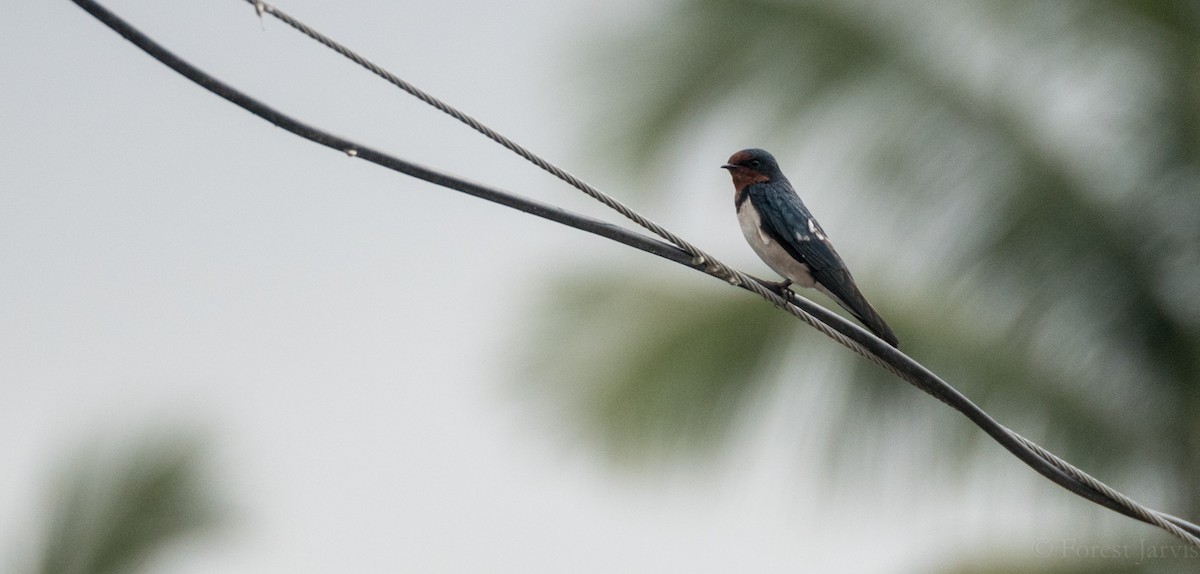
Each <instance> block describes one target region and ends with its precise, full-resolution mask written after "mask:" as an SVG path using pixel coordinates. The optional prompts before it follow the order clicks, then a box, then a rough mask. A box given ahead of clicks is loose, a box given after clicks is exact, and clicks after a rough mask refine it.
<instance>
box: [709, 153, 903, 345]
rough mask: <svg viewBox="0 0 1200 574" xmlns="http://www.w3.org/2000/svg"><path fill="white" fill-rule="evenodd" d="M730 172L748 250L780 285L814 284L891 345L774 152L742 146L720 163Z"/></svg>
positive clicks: (891, 335)
mask: <svg viewBox="0 0 1200 574" xmlns="http://www.w3.org/2000/svg"><path fill="white" fill-rule="evenodd" d="M721 167H722V168H723V169H727V170H729V174H730V175H731V176H733V188H734V196H733V203H734V206H735V207H737V217H738V222H739V223H740V224H741V226H742V233H743V234H744V235H745V236H746V241H747V242H749V243H750V247H752V248H754V252H755V253H757V254H758V256H759V257H761V258H762V260H763V261H764V262H765V263H766V264H767V265H768V266H770V267H771V269H774V270H775V272H776V273H779V274H780V275H783V278H784V281H783V283H781V286H783V287H785V288H786V287H788V286H790V285H793V284H794V285H799V286H801V287H809V288H815V289H816V290H818V291H820V292H822V293H824V294H826V295H828V296H829V298H830V299H833V300H834V301H836V302H837V304H838V305H841V306H842V308H843V309H845V310H847V311H849V312H850V314H851V315H854V317H855V318H856V319H858V320H859V321H860V322H862V324H863V325H866V326H867V328H868V329H870V330H871V332H872V333H875V335H876V336H878V337H879V338H880V339H883V340H884V341H887V343H888V344H889V345H891V346H893V347H895V346H896V344H897V340H896V335H895V333H893V332H892V329H891V328H890V327H888V326H887V323H885V322H884V321H883V317H880V316H879V313H878V312H876V311H875V308H874V307H872V306H871V304H870V303H868V302H867V298H866V297H863V294H862V292H860V291H859V290H858V286H857V285H855V284H854V278H853V277H851V276H850V271H849V270H848V269H846V264H845V263H844V262H843V261H842V258H841V257H839V256H838V254H837V251H834V250H833V244H832V243H830V242H829V239H828V238H827V237H826V236H825V231H824V230H823V229H821V225H820V224H819V223H817V220H816V219H815V218H813V216H812V214H811V213H809V211H808V208H806V207H804V203H803V202H802V201H800V196H799V195H796V190H795V189H793V188H792V184H791V182H789V181H788V179H787V177H784V175H783V172H782V171H780V169H779V164H778V163H777V162H776V161H775V157H774V156H772V155H771V154H769V153H767V152H766V151H764V150H761V149H745V150H742V151H739V152H737V153H735V154H733V156H731V157H730V158H729V163H727V164H725V165H723V166H721Z"/></svg>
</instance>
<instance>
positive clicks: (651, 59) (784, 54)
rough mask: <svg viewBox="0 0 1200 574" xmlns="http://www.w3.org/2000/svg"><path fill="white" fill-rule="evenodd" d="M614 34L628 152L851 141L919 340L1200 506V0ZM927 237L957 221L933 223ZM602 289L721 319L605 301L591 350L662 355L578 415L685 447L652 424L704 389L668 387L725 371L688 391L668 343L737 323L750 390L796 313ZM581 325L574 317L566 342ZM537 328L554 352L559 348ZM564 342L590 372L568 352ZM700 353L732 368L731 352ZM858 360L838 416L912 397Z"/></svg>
mask: <svg viewBox="0 0 1200 574" xmlns="http://www.w3.org/2000/svg"><path fill="white" fill-rule="evenodd" d="M620 45H621V46H622V47H621V48H619V49H618V52H617V53H618V54H619V55H620V56H619V57H618V58H617V59H618V60H619V61H620V62H621V69H620V73H621V77H622V78H623V81H622V82H621V84H620V85H621V88H622V93H621V94H616V95H615V97H617V98H618V99H617V102H618V105H621V106H623V107H624V109H623V110H622V112H623V113H609V114H606V117H620V118H628V119H629V121H628V122H623V123H619V124H617V125H614V126H613V128H614V132H615V135H614V140H616V141H619V142H621V143H620V146H619V150H618V151H617V154H618V155H619V157H618V158H617V159H616V160H615V162H616V163H617V164H618V165H620V166H621V167H622V168H626V167H627V166H629V165H639V166H642V167H647V166H651V165H654V164H655V163H656V159H657V158H661V157H664V156H666V155H668V154H666V153H665V150H667V149H670V148H672V147H674V146H676V145H677V144H679V143H682V140H681V139H680V136H681V135H682V134H685V133H686V134H689V135H691V134H694V133H695V131H696V128H697V127H698V126H700V127H703V126H704V125H706V124H709V123H713V120H714V118H715V117H717V116H718V115H724V114H726V113H734V114H736V116H737V117H749V118H751V120H750V125H749V126H748V127H746V128H745V130H746V132H748V133H750V134H753V135H754V136H755V138H754V140H755V141H766V140H767V139H768V138H767V136H768V135H769V136H770V137H771V138H774V140H775V141H792V140H794V141H798V142H799V141H803V142H805V143H806V147H805V149H808V150H819V151H824V150H823V148H824V146H823V145H822V141H823V140H829V141H838V140H845V139H849V140H850V143H849V144H844V145H843V147H844V148H845V149H849V150H853V153H852V155H849V156H848V157H844V158H841V161H843V162H844V163H845V164H846V166H847V169H848V170H852V171H851V172H847V179H854V183H856V184H858V185H860V186H861V183H862V181H868V182H871V183H872V184H873V185H874V191H875V193H874V195H870V196H868V195H866V194H864V195H863V197H861V198H858V203H859V205H860V206H861V209H860V210H859V212H860V214H869V213H872V209H871V206H875V205H883V206H887V208H886V209H885V210H883V211H882V212H880V211H878V210H876V211H874V213H875V215H876V218H877V221H876V224H877V226H878V227H879V228H880V229H882V230H884V231H885V234H886V235H887V236H888V237H889V240H888V241H886V242H884V243H881V244H873V245H871V246H870V249H871V250H874V251H875V252H878V253H881V254H880V255H879V256H878V257H877V258H876V260H877V262H878V263H877V265H878V266H880V267H881V268H887V267H894V268H912V269H916V270H917V271H916V272H914V273H913V274H912V275H913V276H912V277H911V278H910V282H909V283H906V284H905V285H904V288H903V289H900V288H894V289H892V290H891V291H890V292H889V290H888V289H887V288H886V286H885V288H883V289H881V288H880V285H879V284H871V282H870V279H871V278H872V277H873V276H874V274H873V273H872V271H874V270H872V269H870V268H867V269H864V268H863V267H861V266H857V265H856V266H854V271H855V275H856V277H858V278H859V280H860V283H863V282H864V281H863V280H864V279H866V280H867V281H866V282H865V284H864V287H865V290H866V291H867V292H868V293H869V294H870V297H871V299H872V301H873V302H874V303H875V305H876V306H877V307H878V308H879V309H880V311H881V312H882V314H883V315H884V316H885V317H886V318H887V319H888V321H889V323H892V324H893V326H894V327H895V328H896V330H897V333H898V334H899V336H900V339H901V341H902V345H903V347H904V349H905V350H906V351H907V352H909V353H910V354H912V355H913V356H915V357H916V358H917V359H918V360H921V361H922V362H925V363H926V364H928V365H929V366H930V367H932V368H933V369H934V370H936V371H938V372H940V373H942V374H943V375H945V376H946V377H947V378H948V379H949V380H950V381H951V382H952V383H953V384H955V385H956V386H958V387H959V388H960V389H962V390H963V391H964V392H966V393H967V394H968V396H970V397H972V398H974V399H975V400H977V401H978V402H980V403H981V404H982V405H983V406H984V407H985V408H987V409H988V410H990V411H992V412H993V413H994V414H996V415H997V416H999V417H1000V419H1001V420H1002V421H1005V422H1007V423H1008V424H1010V426H1013V427H1015V428H1017V429H1018V430H1020V429H1022V428H1035V429H1042V431H1043V434H1041V435H1039V436H1036V437H1034V438H1037V439H1040V440H1044V441H1045V445H1046V446H1047V447H1049V448H1051V449H1052V450H1055V451H1058V452H1059V453H1060V454H1062V455H1065V456H1066V457H1067V458H1068V459H1070V460H1073V461H1075V462H1078V463H1081V464H1082V465H1083V467H1084V468H1085V469H1093V470H1100V471H1103V472H1104V473H1105V474H1104V475H1105V476H1109V477H1112V476H1114V475H1116V476H1123V477H1136V478H1139V479H1141V480H1142V481H1143V483H1144V484H1147V485H1149V486H1150V487H1151V488H1161V489H1162V490H1163V491H1165V492H1167V493H1170V494H1169V496H1168V498H1167V500H1166V501H1165V503H1164V506H1165V507H1166V508H1168V509H1169V510H1171V511H1173V512H1175V513H1178V514H1180V515H1182V516H1185V517H1190V518H1193V519H1195V518H1197V517H1200V311H1198V309H1200V12H1198V11H1197V10H1196V9H1195V4H1194V3H1192V2H1185V1H1170V0H1160V1H1134V0H1126V1H1117V2H1106V3H1080V2H1041V1H1014V2H1001V3H988V2H958V1H953V0H941V1H929V2H911V3H894V2H886V1H882V0H880V1H869V0H863V1H851V2H845V1H834V0H829V1H804V0H751V1H744V0H684V1H681V2H677V3H675V4H674V5H673V6H672V7H671V8H670V9H668V10H665V11H664V12H663V13H662V16H661V17H660V18H658V19H649V20H646V21H644V22H639V29H638V30H636V31H634V32H633V33H632V34H631V36H630V38H626V39H624V41H622V42H620ZM826 117H832V118H840V119H843V120H844V123H843V124H841V125H836V124H835V125H829V123H828V122H826V123H825V124H822V122H821V121H819V120H820V118H826ZM818 128H820V129H821V130H823V131H819V130H818ZM814 130H817V131H814ZM737 135H738V136H739V137H741V136H743V135H744V134H737ZM669 155H673V156H678V155H679V154H678V153H677V152H676V153H672V154H669ZM776 155H777V156H786V155H787V150H784V151H782V152H778V153H776ZM631 160H632V161H631ZM855 178H856V179H855ZM795 179H796V178H794V177H793V180H795ZM809 192H810V190H806V189H800V193H801V195H806V194H807V193H809ZM880 213H883V214H884V215H882V216H880V215H879V214H880ZM860 216H862V217H865V216H866V215H860ZM729 221H730V226H734V225H736V223H734V218H733V214H732V210H731V213H730V215H729ZM825 224H826V227H836V226H835V225H834V224H833V223H830V222H829V221H826V222H825ZM930 230H942V231H941V232H940V233H928V234H927V235H922V234H923V233H926V232H929V231H930ZM855 239H856V238H855V237H845V236H839V237H838V243H839V245H848V244H850V243H852V242H853V241H854V240H855ZM608 289H613V290H616V291H617V292H615V293H606V292H603V290H608ZM603 290H598V291H593V292H591V294H590V296H591V297H595V298H598V299H604V300H610V301H619V300H624V299H625V298H628V297H635V296H636V297H637V298H638V301H639V303H638V308H639V309H643V308H644V309H659V308H669V309H671V313H672V315H673V316H687V315H689V314H694V313H703V314H704V315H705V317H708V318H709V319H710V320H707V321H703V322H698V323H695V324H690V325H689V326H688V328H687V329H686V330H675V331H669V332H666V333H664V332H663V330H662V325H661V324H660V323H659V322H660V321H661V316H660V315H657V314H654V313H651V314H649V315H648V316H643V315H640V314H638V313H623V314H619V315H615V316H612V317H609V318H610V319H611V320H612V321H614V322H616V325H611V324H610V325H609V326H608V327H606V329H608V331H609V333H608V334H607V335H606V336H607V337H610V338H612V339H613V340H617V341H621V342H622V345H620V346H618V347H615V348H612V349H609V350H606V349H604V348H597V349H595V350H594V351H595V353H597V355H596V356H593V357H590V358H589V359H590V361H591V363H592V364H605V363H606V362H620V361H626V360H628V358H627V357H628V353H629V352H631V351H633V350H639V349H654V350H655V351H654V352H652V353H651V352H647V353H644V354H642V355H640V358H639V359H638V360H637V362H636V367H629V368H616V369H600V370H597V371H593V373H594V374H596V375H597V376H593V377H589V378H588V379H587V381H586V382H584V381H581V382H580V384H581V385H586V387H585V388H584V390H580V391H577V393H578V394H580V395H583V396H587V397H599V398H601V399H602V400H593V401H580V402H576V403H573V404H572V405H570V408H574V409H578V410H577V411H572V412H579V413H583V419H585V420H587V421H589V424H590V425H593V426H594V425H599V426H600V428H601V430H600V431H599V432H597V433H596V434H597V435H598V436H602V437H611V436H614V435H619V436H622V437H624V438H623V442H635V441H636V440H638V437H641V439H640V440H644V441H653V442H654V443H656V444H660V445H666V446H670V445H673V444H674V443H676V442H679V441H683V440H689V439H688V437H686V436H683V435H684V433H690V432H692V430H694V429H693V428H692V425H688V424H671V425H663V426H652V425H647V424H645V421H651V420H667V421H687V420H693V419H692V417H694V416H695V413H696V412H698V411H696V410H694V407H695V404H696V403H693V402H689V401H678V400H671V399H670V398H671V397H678V396H687V395H688V394H689V393H694V394H696V395H700V396H710V397H720V396H724V395H723V392H725V391H718V390H717V389H719V388H727V387H728V386H731V385H733V384H734V383H733V382H728V383H724V384H723V385H722V386H710V385H712V381H697V382H695V383H693V384H696V385H697V387H696V388H694V389H686V388H677V387H676V385H684V384H687V381H689V378H690V377H691V374H692V373H693V371H694V370H695V369H696V365H697V364H699V363H696V362H694V359H692V360H681V357H680V356H679V354H678V353H675V352H673V351H674V350H678V349H687V348H691V349H695V350H703V351H704V352H705V353H717V354H722V353H724V354H725V355H731V354H732V353H731V352H726V351H724V349H725V347H723V345H718V344H713V342H712V341H711V339H712V338H713V337H721V336H724V335H718V334H716V333H722V334H728V333H733V332H741V333H744V334H743V335H741V336H740V337H741V338H740V339H739V340H740V341H741V342H742V345H741V346H739V347H738V348H737V353H739V354H741V355H744V356H746V357H754V360H753V363H745V364H742V366H741V367H736V368H730V369H729V370H728V371H726V372H727V373H728V374H729V375H730V377H733V376H741V377H745V379H744V380H742V381H738V382H737V388H738V389H739V393H741V395H739V396H740V397H741V398H739V401H745V400H746V399H745V397H744V396H742V395H744V394H746V393H750V392H756V391H757V390H759V389H761V385H759V384H758V383H756V382H755V380H754V379H755V377H761V376H762V375H763V372H762V371H761V370H759V369H755V368H751V367H750V365H751V364H770V363H771V362H772V361H773V360H777V358H776V359H773V358H772V357H773V356H775V354H776V353H780V352H782V350H783V349H784V348H785V347H784V346H783V345H781V344H780V343H779V339H780V338H786V336H787V332H788V331H787V329H792V328H795V329H799V328H801V327H800V326H798V325H796V324H794V323H793V324H792V325H789V326H786V327H779V328H774V329H772V330H771V331H770V332H769V333H768V332H767V330H766V329H763V328H762V327H761V326H760V325H763V324H767V321H769V319H768V318H767V316H769V315H770V314H771V313H772V312H773V311H772V310H770V309H769V308H768V306H766V305H764V304H762V303H761V302H757V301H753V302H745V305H742V306H741V308H738V309H737V310H734V309H733V307H732V305H734V304H735V301H737V302H739V303H740V302H742V301H743V300H742V299H736V300H735V299H734V298H733V297H730V298H728V299H714V300H709V301H703V302H702V301H700V300H691V301H681V300H679V299H678V298H675V297H672V295H671V293H670V291H668V290H665V289H658V290H657V292H655V291H653V290H646V289H645V288H643V287H639V286H638V285H637V283H636V282H630V281H621V280H613V281H609V282H606V283H605V285H604V286H603ZM559 293H560V294H561V293H562V292H561V291H560V292H559ZM558 300H559V301H560V303H561V308H562V309H564V311H563V312H564V313H575V312H580V313H584V314H585V315H586V313H587V311H586V309H582V310H581V309H579V308H577V307H574V305H578V304H579V301H578V300H577V299H576V300H574V301H573V300H571V299H564V298H561V297H560V298H559V299H558ZM680 305H682V307H680ZM709 305H717V306H721V305H725V306H730V307H729V308H727V309H726V310H724V311H722V310H718V309H709V308H708V306H709ZM756 305H757V307H758V308H756ZM572 309H575V311H571V310H572ZM763 313H765V314H766V315H767V316H762V317H761V318H760V314H763ZM585 315H584V316H585ZM747 317H754V319H753V320H747ZM587 325H588V323H587V322H586V321H585V322H581V323H578V324H576V325H575V326H574V328H572V325H571V324H570V323H569V322H564V324H563V326H562V329H561V330H560V331H558V338H557V339H556V340H558V341H571V340H573V339H574V338H575V337H577V336H578V335H579V333H581V332H584V331H586V330H588V328H589V327H588V326H587ZM622 325H623V328H622V327H621V326H622ZM756 329H762V330H761V331H760V332H759V333H758V334H757V335H755V334H754V333H753V331H755V330H756ZM681 336H690V337H695V338H696V341H695V342H694V343H690V342H686V341H680V340H678V337H681ZM663 337H667V339H666V340H664V339H663ZM706 341H707V342H706ZM543 344H545V345H549V347H548V348H547V353H548V354H554V353H555V347H554V344H555V341H554V340H550V341H544V342H543ZM755 345H758V347H757V348H756V347H755ZM823 345H828V346H829V347H832V344H831V343H824V344H823ZM829 347H825V346H822V347H821V348H820V349H816V348H813V349H807V348H806V349H805V351H803V352H810V353H816V352H822V351H823V350H827V349H828V348H829ZM838 352H841V351H840V350H839V351H838ZM610 353H611V354H610ZM560 359H561V361H562V363H563V364H564V365H573V364H574V365H576V366H578V364H576V363H574V361H577V360H579V356H578V355H577V354H574V353H564V354H563V355H562V356H561V357H560ZM706 360H707V361H709V363H707V364H710V365H714V367H713V368H720V367H716V366H715V365H717V364H719V363H720V362H721V361H722V358H721V357H712V358H708V359H706ZM724 360H726V361H730V362H737V361H740V360H741V359H736V358H729V357H728V356H726V357H725V358H724ZM847 364H848V365H849V366H851V367H852V368H851V369H848V370H847V372H848V373H850V375H851V377H852V379H853V380H852V381H851V382H849V383H848V386H849V388H850V389H851V391H852V395H851V400H850V401H849V402H848V403H847V405H846V407H845V408H844V409H843V410H842V411H841V412H838V413H834V418H835V420H833V421H832V424H834V425H838V426H840V427H842V428H843V429H845V430H851V429H862V428H866V427H869V426H870V425H872V423H873V421H874V420H877V419H878V418H880V417H877V416H873V415H872V414H867V413H882V412H886V411H887V410H888V409H892V410H893V411H894V410H895V409H896V408H898V407H897V404H898V403H897V402H896V401H897V400H901V399H902V397H907V396H909V395H906V394H902V393H901V392H900V391H897V390H896V389H900V388H904V387H902V386H901V385H899V384H898V383H896V382H895V381H894V380H891V379H890V378H889V377H888V376H887V375H886V374H884V373H882V372H881V371H880V370H878V369H876V368H874V367H873V366H871V365H869V364H867V363H865V362H862V361H856V360H851V362H849V363H847ZM649 389H659V390H657V391H653V390H649ZM906 390H907V389H906ZM703 404H704V405H705V407H704V408H703V409H701V410H700V411H699V412H703V413H704V416H703V417H702V419H703V420H704V421H705V423H704V425H702V426H703V428H704V429H706V430H707V434H706V435H705V436H711V435H712V434H713V433H714V432H722V430H723V429H726V428H727V427H728V425H727V424H722V423H721V422H720V420H721V418H722V417H723V416H724V417H725V418H728V419H733V418H734V417H737V416H739V411H738V410H737V409H736V408H728V406H729V405H730V404H734V403H726V402H724V401H720V400H708V401H704V402H703ZM721 409H724V411H723V412H724V414H722V410H721ZM943 430H944V432H938V433H934V436H929V437H927V438H928V439H929V440H930V441H935V442H940V443H943V444H949V443H953V446H956V447H958V448H967V447H969V446H971V445H972V444H974V441H963V440H961V437H962V436H963V435H964V434H970V433H971V431H970V430H969V429H968V428H966V427H965V426H964V427H963V428H961V429H958V430H945V429H943ZM671 433H679V434H676V435H673V434H671ZM833 436H839V435H837V434H833ZM840 436H842V437H843V440H844V437H845V435H840ZM672 437H674V440H673V438H672ZM877 439H878V440H884V439H885V435H884V434H882V433H881V434H880V435H878V437H877ZM947 439H949V440H947ZM706 440H707V439H706ZM892 447H893V448H894V447H896V445H892ZM831 450H833V451H839V450H842V449H831ZM939 456H943V457H944V456H945V454H944V453H942V454H940V455H939ZM1126 484H1127V482H1126Z"/></svg>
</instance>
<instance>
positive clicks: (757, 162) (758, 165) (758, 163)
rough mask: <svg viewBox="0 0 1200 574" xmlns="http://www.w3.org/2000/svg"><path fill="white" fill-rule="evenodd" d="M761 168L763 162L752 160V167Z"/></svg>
mask: <svg viewBox="0 0 1200 574" xmlns="http://www.w3.org/2000/svg"><path fill="white" fill-rule="evenodd" d="M761 166H762V162H761V161H758V160H752V161H751V162H750V167H761Z"/></svg>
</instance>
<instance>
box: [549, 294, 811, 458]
mask: <svg viewBox="0 0 1200 574" xmlns="http://www.w3.org/2000/svg"><path fill="white" fill-rule="evenodd" d="M550 300H551V301H554V302H556V305H555V306H554V307H553V308H551V309H548V310H546V311H544V313H543V314H542V316H543V317H544V319H543V323H542V325H540V326H539V335H538V337H537V338H538V340H539V341H540V342H539V343H537V344H535V345H531V347H532V349H533V350H534V352H533V354H532V358H531V360H530V363H531V364H532V365H534V368H532V369H531V371H532V373H531V374H532V375H533V378H534V380H536V381H538V382H539V383H540V384H539V385H538V387H537V390H538V391H539V392H540V393H544V394H545V395H549V396H552V397H554V398H555V399H556V404H567V405H569V408H568V409H566V412H567V413H568V419H569V420H573V421H575V423H576V424H579V425H580V428H581V430H583V431H584V433H585V434H586V435H587V437H588V438H589V439H591V440H595V441H597V442H598V443H599V444H602V445H604V448H605V450H606V451H607V452H608V453H609V454H610V455H612V456H613V458H614V460H618V461H621V462H624V463H638V462H644V461H647V460H657V459H660V458H662V457H664V456H669V455H679V454H681V453H688V452H697V451H705V450H711V449H712V448H713V447H714V446H717V445H718V444H719V443H720V439H721V438H722V437H723V435H724V434H725V432H726V431H727V430H728V429H729V428H730V427H731V425H732V424H733V423H734V422H735V418H736V417H737V416H738V415H739V414H742V413H744V412H745V407H746V402H747V400H748V399H750V398H752V397H753V396H754V394H755V392H757V391H760V390H761V388H762V382H763V381H764V379H765V377H764V373H765V372H766V371H767V370H768V369H769V367H770V366H771V364H772V362H773V360H774V358H775V355H776V353H778V351H779V350H780V348H781V347H782V346H783V344H784V343H785V342H786V341H787V339H788V337H787V333H788V330H789V329H790V325H789V324H788V320H787V318H786V317H784V316H782V315H781V314H779V313H775V312H773V308H771V307H770V306H766V305H762V304H761V303H760V302H759V301H758V300H757V299H755V298H753V297H750V296H747V295H746V294H744V293H741V292H734V291H730V292H724V290H721V291H719V292H715V293H714V292H709V291H691V290H688V291H678V290H670V289H666V288H664V287H663V286H662V284H661V283H651V282H650V281H647V280H638V279H636V278H627V279H620V280H616V279H602V278H574V279H571V280H569V281H565V282H564V283H563V284H562V285H561V286H560V287H559V288H558V290H557V291H556V292H555V293H554V294H553V296H552V297H550ZM576 417H578V418H576Z"/></svg>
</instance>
